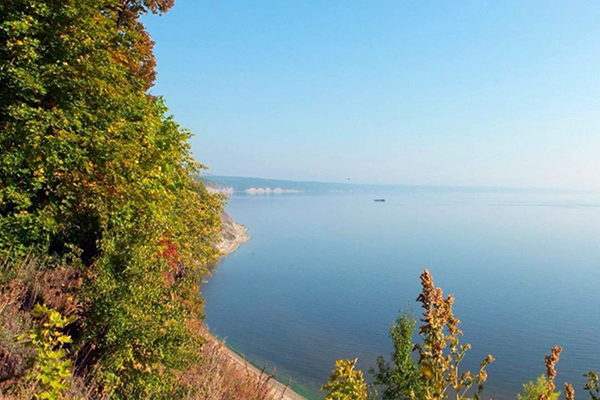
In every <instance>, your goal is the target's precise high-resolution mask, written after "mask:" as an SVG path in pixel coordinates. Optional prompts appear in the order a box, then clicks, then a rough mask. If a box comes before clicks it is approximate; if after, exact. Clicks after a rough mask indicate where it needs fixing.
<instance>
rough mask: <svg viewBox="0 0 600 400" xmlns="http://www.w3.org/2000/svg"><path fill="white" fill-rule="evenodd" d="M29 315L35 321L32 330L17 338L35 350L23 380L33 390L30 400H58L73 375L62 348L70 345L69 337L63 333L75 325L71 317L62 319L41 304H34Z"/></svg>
mask: <svg viewBox="0 0 600 400" xmlns="http://www.w3.org/2000/svg"><path fill="white" fill-rule="evenodd" d="M31 315H32V316H33V317H34V318H35V320H36V324H35V327H34V328H32V329H29V330H28V331H27V332H26V333H25V334H24V335H22V336H21V337H20V339H21V340H22V341H24V342H25V343H26V344H27V345H28V346H31V347H32V348H33V349H34V350H35V354H34V356H33V357H32V359H31V363H32V365H31V369H30V371H29V373H28V374H27V379H28V380H29V381H30V382H32V383H33V385H34V387H35V388H36V390H35V394H34V398H36V399H49V400H54V399H61V398H63V394H64V392H65V391H66V390H67V389H68V387H69V379H70V378H71V375H72V373H73V371H72V363H71V360H69V359H68V358H67V351H66V349H65V345H67V344H69V343H71V337H70V336H69V335H66V334H65V333H64V332H63V331H64V329H65V328H66V327H67V326H68V325H70V324H71V323H73V322H74V321H75V317H74V316H70V317H63V316H62V315H61V314H60V313H59V312H58V311H56V310H52V309H50V308H48V307H46V306H45V305H41V304H36V306H35V307H34V308H33V310H32V311H31Z"/></svg>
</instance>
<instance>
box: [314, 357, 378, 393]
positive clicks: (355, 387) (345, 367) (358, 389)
mask: <svg viewBox="0 0 600 400" xmlns="http://www.w3.org/2000/svg"><path fill="white" fill-rule="evenodd" d="M357 361H358V359H354V360H337V361H336V362H335V369H334V370H333V373H332V374H331V375H330V376H329V382H327V383H326V384H325V385H323V386H322V387H321V390H324V391H326V392H327V395H326V396H325V400H367V398H368V396H367V384H366V383H365V380H364V377H363V373H362V371H360V370H355V369H354V367H355V366H356V362H357Z"/></svg>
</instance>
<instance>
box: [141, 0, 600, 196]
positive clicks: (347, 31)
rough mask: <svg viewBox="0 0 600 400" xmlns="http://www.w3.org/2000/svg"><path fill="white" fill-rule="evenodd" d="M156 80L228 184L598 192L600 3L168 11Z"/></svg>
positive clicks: (210, 6) (195, 2) (418, 0)
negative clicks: (234, 179) (269, 181)
mask: <svg viewBox="0 0 600 400" xmlns="http://www.w3.org/2000/svg"><path fill="white" fill-rule="evenodd" d="M145 21H146V23H147V25H148V28H149V30H150V33H151V35H152V37H153V39H154V40H155V41H156V47H155V51H156V56H157V61H158V79H157V82H156V85H155V87H154V88H153V89H152V92H153V93H154V94H158V95H163V96H164V97H165V98H166V100H167V105H168V106H169V107H170V109H171V112H172V113H173V115H174V116H175V118H176V120H177V121H178V122H180V123H181V125H183V126H185V127H187V128H189V129H191V130H192V131H193V132H194V134H195V136H194V138H193V139H192V148H193V152H194V155H195V157H196V158H197V159H198V160H199V161H201V162H203V163H204V164H206V165H207V166H209V167H210V170H209V172H210V173H213V174H221V175H239V176H256V177H266V178H282V179H295V180H320V181H347V179H348V178H350V179H351V182H356V183H391V184H441V185H474V186H479V185H481V186H526V187H531V186H533V187H560V188H578V189H594V190H596V189H600V1H597V0H586V1H579V0H564V1H553V0H544V1H541V0H540V1H533V0H532V1H523V0H494V1H488V0H469V1H460V0H361V1H355V0H313V1H308V0H304V1H300V0H279V1H273V0H254V1H249V0H244V1H241V0H237V1H236V0H207V1H201V0H176V1H175V7H174V8H173V9H172V10H171V11H170V12H169V13H168V14H166V15H164V16H162V17H154V16H151V17H147V18H145Z"/></svg>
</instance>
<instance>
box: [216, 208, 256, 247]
mask: <svg viewBox="0 0 600 400" xmlns="http://www.w3.org/2000/svg"><path fill="white" fill-rule="evenodd" d="M247 231H248V228H246V227H245V226H244V225H241V224H238V223H237V222H235V221H234V220H233V219H232V218H231V217H230V216H229V215H227V213H225V212H222V213H221V242H220V243H219V244H218V245H217V248H218V249H219V250H220V251H221V252H222V253H223V255H227V254H230V253H233V252H234V251H236V250H237V248H238V247H240V245H241V244H242V243H244V242H246V241H248V240H250V236H248V234H247Z"/></svg>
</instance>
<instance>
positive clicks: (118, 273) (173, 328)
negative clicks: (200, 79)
mask: <svg viewBox="0 0 600 400" xmlns="http://www.w3.org/2000/svg"><path fill="white" fill-rule="evenodd" d="M172 3H173V2H172V1H168V0H147V1H114V0H113V1H111V0H86V1H75V0H65V1H43V0H5V1H2V2H1V3H0V133H1V134H0V258H5V259H6V258H12V259H14V258H18V257H23V256H25V255H27V254H30V253H32V252H34V253H38V254H49V255H52V256H54V257H58V258H61V259H64V260H71V262H73V263H75V264H77V265H78V266H79V269H80V273H81V276H83V277H84V278H85V281H86V284H85V285H84V289H83V290H82V291H81V292H80V293H79V295H80V296H81V298H82V299H81V300H82V301H81V303H82V304H85V305H86V307H85V310H83V312H82V318H81V319H80V322H79V328H78V330H77V332H78V335H77V336H76V337H74V339H75V350H76V351H77V356H76V364H77V370H78V371H91V370H92V369H93V370H94V371H95V373H96V374H97V375H98V379H97V380H98V382H99V389H98V390H99V392H101V393H103V394H113V395H114V396H115V397H116V398H148V397H156V398H160V397H163V396H165V397H166V396H168V395H170V394H172V393H173V392H174V391H177V390H179V389H180V387H179V386H178V384H177V380H176V371H178V370H182V369H183V368H185V367H186V365H189V364H190V363H191V362H193V361H194V360H195V359H196V358H197V354H198V351H199V348H200V346H201V339H199V338H198V337H196V336H195V335H193V334H192V333H191V332H190V328H189V326H190V325H191V323H192V322H193V321H194V320H195V319H197V318H199V317H200V316H201V310H202V307H201V306H202V304H201V300H200V299H199V297H198V289H197V284H198V280H199V276H200V275H202V274H206V273H207V272H208V268H209V266H210V265H211V263H213V262H214V261H215V260H216V257H217V251H216V250H215V248H214V243H215V242H216V240H217V238H218V229H219V228H218V226H219V211H220V209H221V199H220V198H219V197H218V196H214V195H210V194H209V193H208V192H207V191H206V190H205V188H204V187H203V186H202V185H201V184H199V183H197V182H195V181H194V180H193V179H192V178H191V176H192V175H193V174H195V173H197V172H198V170H199V169H200V168H202V166H201V165H200V164H198V163H197V162H195V161H194V160H193V159H192V157H191V155H190V151H189V150H190V149H189V144H188V139H189V137H190V133H189V132H188V131H186V130H184V129H181V128H180V127H179V126H178V125H177V123H175V122H174V121H173V119H172V118H171V117H169V116H168V114H167V108H166V107H165V104H164V102H163V100H162V99H160V98H156V97H154V96H151V95H149V94H148V93H147V90H148V88H149V87H150V86H151V85H152V82H153V79H154V74H155V71H154V66H155V61H154V56H153V53H152V44H153V43H152V41H151V40H150V38H149V35H148V33H147V32H146V30H145V29H144V26H143V25H142V24H141V23H140V21H139V20H138V18H139V16H140V15H141V14H142V13H144V12H157V13H160V12H166V11H167V10H168V9H169V8H170V7H171V6H172Z"/></svg>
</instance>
